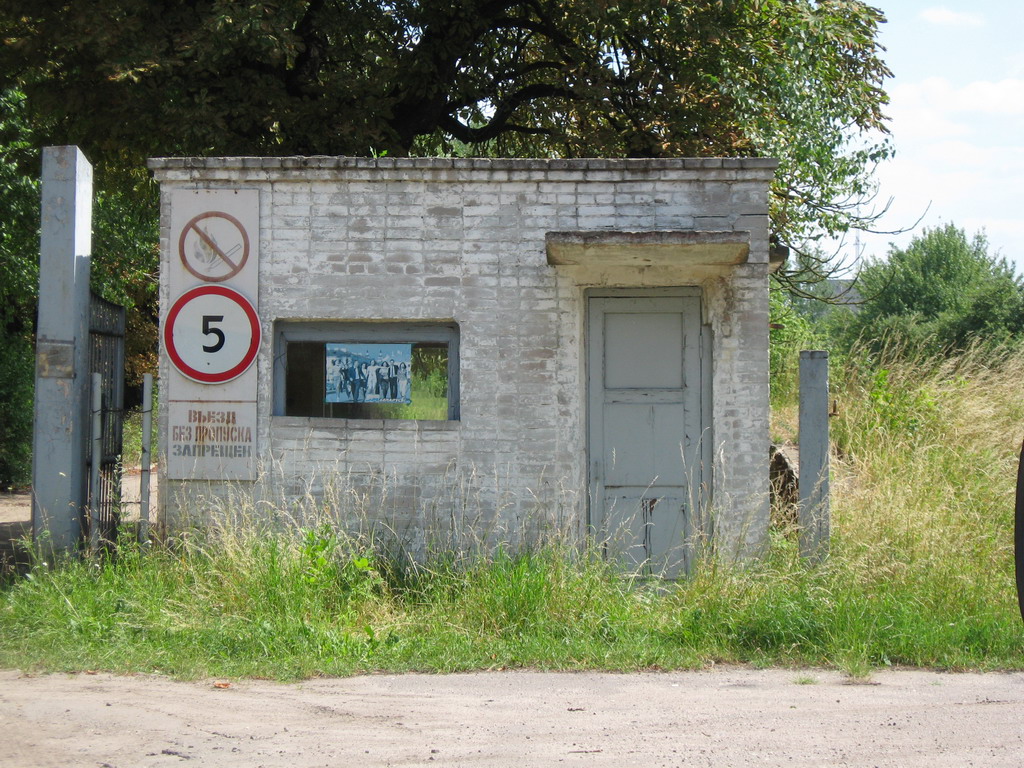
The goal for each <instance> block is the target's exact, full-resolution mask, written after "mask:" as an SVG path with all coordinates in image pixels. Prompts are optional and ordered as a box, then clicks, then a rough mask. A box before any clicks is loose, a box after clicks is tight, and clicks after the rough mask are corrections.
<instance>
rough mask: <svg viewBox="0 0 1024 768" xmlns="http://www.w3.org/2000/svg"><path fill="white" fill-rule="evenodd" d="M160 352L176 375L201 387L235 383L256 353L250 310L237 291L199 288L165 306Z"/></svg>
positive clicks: (253, 313)
mask: <svg viewBox="0 0 1024 768" xmlns="http://www.w3.org/2000/svg"><path fill="white" fill-rule="evenodd" d="M164 348H165V349H166V350H167V356H168V357H169V358H170V360H171V363H172V364H173V365H174V367H175V368H177V369H178V371H180V372H181V373H182V375H184V376H186V377H188V378H189V379H192V380H193V381H198V382H200V383H203V384H223V383H224V382H227V381H231V380H232V379H235V378H238V377H239V376H241V375H242V374H243V373H245V371H246V370H247V369H248V368H249V366H251V365H252V364H253V361H254V360H256V355H257V353H258V352H259V349H260V322H259V317H257V315H256V310H255V309H254V308H253V306H252V304H251V303H250V302H249V300H248V299H247V298H245V297H244V296H243V295H242V294H240V293H239V292H238V291H236V290H234V289H232V288H228V287H227V286H223V285H202V286H199V287H198V288H193V289H192V290H190V291H186V292H185V293H183V294H182V295H181V296H179V297H178V299H177V301H175V302H174V304H172V305H171V309H170V311H169V312H168V313H167V320H166V321H165V323H164Z"/></svg>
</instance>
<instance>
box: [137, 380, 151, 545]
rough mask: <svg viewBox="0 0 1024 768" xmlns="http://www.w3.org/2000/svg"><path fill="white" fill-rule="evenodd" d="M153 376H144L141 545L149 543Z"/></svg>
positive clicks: (140, 490)
mask: <svg viewBox="0 0 1024 768" xmlns="http://www.w3.org/2000/svg"><path fill="white" fill-rule="evenodd" d="M152 438H153V374H151V373H147V374H143V376H142V456H141V459H142V460H141V462H140V463H141V464H142V476H141V477H140V478H139V543H140V544H144V543H145V542H147V541H149V481H150V465H151V464H152V463H153V452H152V450H151V443H152Z"/></svg>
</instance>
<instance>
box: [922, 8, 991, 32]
mask: <svg viewBox="0 0 1024 768" xmlns="http://www.w3.org/2000/svg"><path fill="white" fill-rule="evenodd" d="M918 15H919V16H920V17H921V18H922V19H924V20H925V21H926V22H928V23H929V24H935V25H936V26H940V27H983V26H985V17H984V16H979V15H978V14H976V13H961V12H958V11H951V10H949V9H948V8H945V7H943V6H939V7H936V8H925V9H924V10H923V11H921V13H920V14H918Z"/></svg>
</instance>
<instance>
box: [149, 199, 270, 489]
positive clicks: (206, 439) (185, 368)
mask: <svg viewBox="0 0 1024 768" xmlns="http://www.w3.org/2000/svg"><path fill="white" fill-rule="evenodd" d="M259 203H260V195H259V190H254V189H241V190H236V189H195V190H180V189H179V190H174V191H173V192H172V193H171V195H170V207H171V211H170V237H169V238H168V246H167V247H168V250H169V251H170V253H169V254H168V258H167V261H166V264H167V285H168V289H169V290H168V296H167V303H166V305H165V309H166V311H165V314H164V316H163V322H162V325H161V339H162V341H163V350H164V353H165V354H166V356H167V358H166V359H167V362H168V363H169V365H168V373H167V377H166V380H165V381H164V382H162V386H163V388H164V392H165V397H164V402H165V403H167V413H168V418H167V435H166V443H165V445H166V449H167V477H168V478H169V479H172V480H189V479H196V480H254V479H255V478H256V447H257V443H256V412H257V410H256V386H257V363H256V361H257V358H258V357H259V351H260V344H261V342H262V334H261V324H260V319H259V305H258V303H257V301H258V297H259Z"/></svg>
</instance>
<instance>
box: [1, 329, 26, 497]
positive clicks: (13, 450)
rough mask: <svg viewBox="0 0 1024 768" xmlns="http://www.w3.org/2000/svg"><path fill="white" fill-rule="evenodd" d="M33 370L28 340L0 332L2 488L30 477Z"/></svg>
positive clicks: (24, 482) (21, 484)
mask: <svg viewBox="0 0 1024 768" xmlns="http://www.w3.org/2000/svg"><path fill="white" fill-rule="evenodd" d="M0 331H2V328H0ZM34 373H35V354H34V351H33V349H32V344H31V342H30V341H29V339H28V338H27V337H26V336H25V335H24V334H17V335H15V334H5V333H0V490H6V489H7V488H9V487H12V486H14V487H18V486H23V485H27V484H28V483H29V481H30V479H31V475H32V413H33V404H32V395H33V392H34V387H33V381H32V377H33V374H34Z"/></svg>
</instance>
